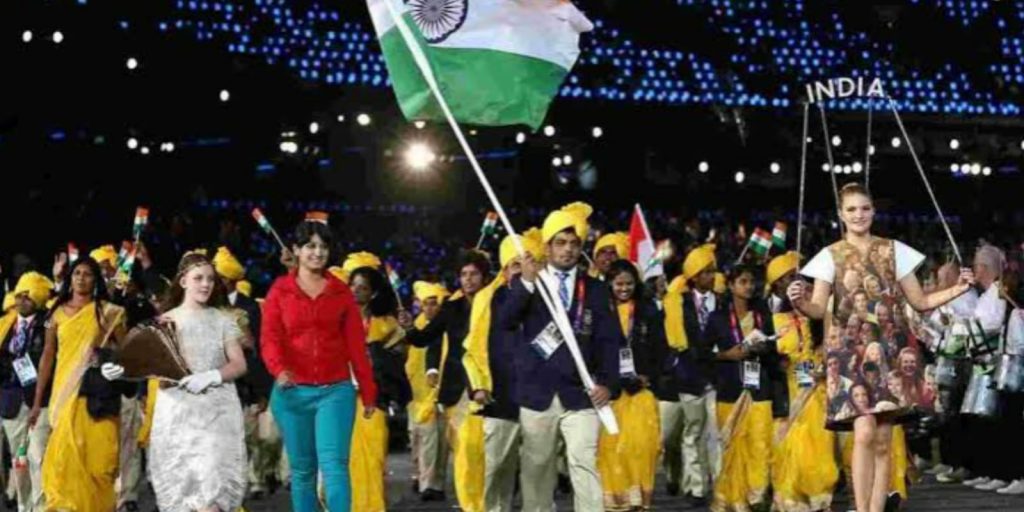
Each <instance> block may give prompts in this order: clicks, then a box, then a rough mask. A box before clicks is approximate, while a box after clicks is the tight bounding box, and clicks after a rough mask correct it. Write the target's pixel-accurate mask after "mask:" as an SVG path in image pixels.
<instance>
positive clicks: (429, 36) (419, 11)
mask: <svg viewBox="0 0 1024 512" xmlns="http://www.w3.org/2000/svg"><path fill="white" fill-rule="evenodd" d="M405 3H406V5H407V6H408V7H409V14H410V15H411V16H412V19H413V21H415V22H416V25H417V26H419V28H420V32H422V33H423V38H424V39H426V40H427V42H428V43H440V42H441V41H444V40H445V39H448V36H450V35H452V33H453V32H455V31H456V30H458V29H459V27H461V26H462V23H463V22H465V21H466V13H467V12H468V11H469V0H406V2H405Z"/></svg>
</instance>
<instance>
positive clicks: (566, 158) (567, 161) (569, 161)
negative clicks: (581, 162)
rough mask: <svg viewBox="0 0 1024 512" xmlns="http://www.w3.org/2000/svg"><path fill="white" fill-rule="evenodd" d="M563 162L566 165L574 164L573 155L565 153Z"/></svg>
mask: <svg viewBox="0 0 1024 512" xmlns="http://www.w3.org/2000/svg"><path fill="white" fill-rule="evenodd" d="M562 163H563V164H565V165H572V155H565V156H563V157H562Z"/></svg>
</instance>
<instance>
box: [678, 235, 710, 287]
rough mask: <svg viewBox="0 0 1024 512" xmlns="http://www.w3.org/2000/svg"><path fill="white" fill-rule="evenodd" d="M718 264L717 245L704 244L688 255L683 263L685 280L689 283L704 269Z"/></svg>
mask: <svg viewBox="0 0 1024 512" xmlns="http://www.w3.org/2000/svg"><path fill="white" fill-rule="evenodd" d="M716 264H717V260H716V259H715V244H704V245H702V246H700V247H698V248H696V249H694V250H692V251H690V254H687V255H686V259H685V260H684V261H683V279H684V280H686V281H689V280H690V279H693V278H694V277H696V276H697V274H700V273H701V271H703V270H704V269H706V268H708V267H709V266H712V265H716Z"/></svg>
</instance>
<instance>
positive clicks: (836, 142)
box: [832, 135, 843, 146]
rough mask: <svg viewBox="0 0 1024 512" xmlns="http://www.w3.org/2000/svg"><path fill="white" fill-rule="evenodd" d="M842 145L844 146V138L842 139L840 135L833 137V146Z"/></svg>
mask: <svg viewBox="0 0 1024 512" xmlns="http://www.w3.org/2000/svg"><path fill="white" fill-rule="evenodd" d="M842 144H843V139H842V138H840V137H839V136H838V135H833V136H832V145H833V146H840V145H842Z"/></svg>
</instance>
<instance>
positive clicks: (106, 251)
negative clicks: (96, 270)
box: [89, 245, 117, 267]
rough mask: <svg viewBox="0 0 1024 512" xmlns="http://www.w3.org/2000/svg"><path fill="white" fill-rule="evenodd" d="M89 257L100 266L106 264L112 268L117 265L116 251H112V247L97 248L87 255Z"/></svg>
mask: <svg viewBox="0 0 1024 512" xmlns="http://www.w3.org/2000/svg"><path fill="white" fill-rule="evenodd" d="M89 257H90V258H92V259H93V260H94V261H95V262H96V263H100V264H102V263H103V262H107V263H108V264H110V266H111V267H113V266H114V265H115V264H116V263H117V249H114V246H113V245H104V246H102V247H97V248H96V249H93V250H92V252H90V253H89Z"/></svg>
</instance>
